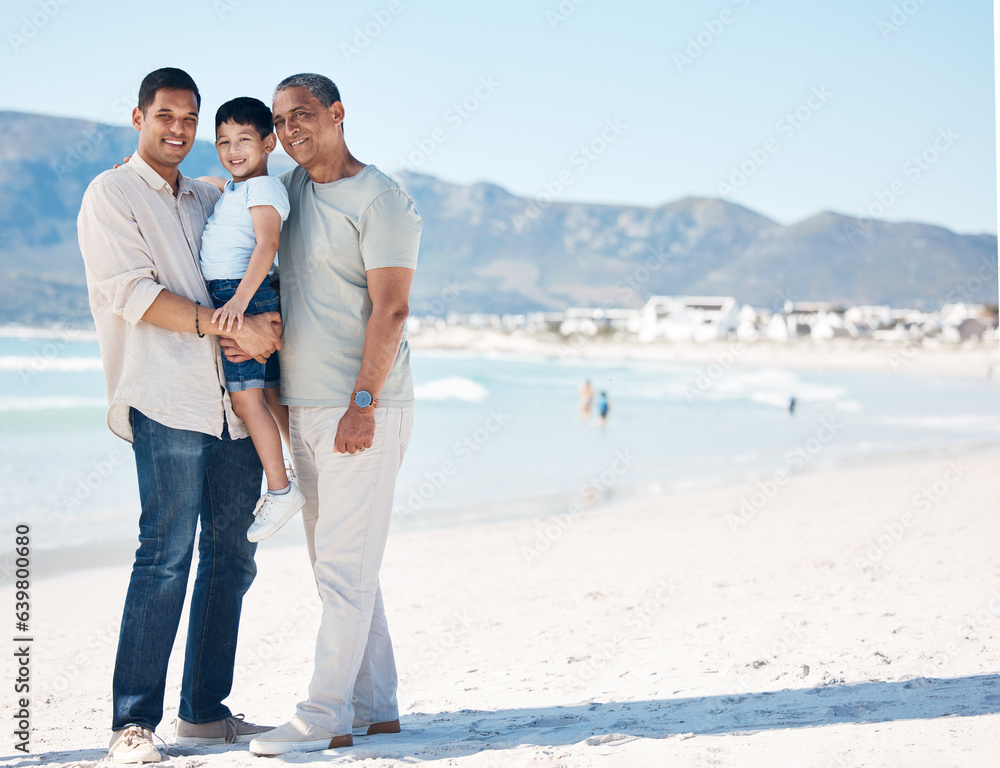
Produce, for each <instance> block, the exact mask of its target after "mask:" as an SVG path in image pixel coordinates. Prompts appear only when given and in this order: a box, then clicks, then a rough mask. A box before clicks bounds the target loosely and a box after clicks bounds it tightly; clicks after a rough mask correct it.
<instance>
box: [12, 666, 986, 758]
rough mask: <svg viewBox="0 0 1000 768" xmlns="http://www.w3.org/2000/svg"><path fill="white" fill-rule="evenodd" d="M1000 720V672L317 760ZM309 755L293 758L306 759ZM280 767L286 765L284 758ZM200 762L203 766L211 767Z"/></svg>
mask: <svg viewBox="0 0 1000 768" xmlns="http://www.w3.org/2000/svg"><path fill="white" fill-rule="evenodd" d="M997 713H1000V675H977V676H971V677H958V678H951V679H935V678H915V679H912V680H903V681H898V682H869V683H853V684H848V685H826V686H819V687H815V688H800V689H785V690H781V691H765V692H762V693H741V694H733V695H717V696H698V697H692V698H674V699H656V700H648V701H623V702H608V703H591V704H581V705H578V706H569V707H558V706H554V707H539V708H522V709H505V710H496V711H493V710H461V711H457V712H437V713H432V714H425V713H417V714H411V715H406V716H404V717H403V718H402V725H403V733H401V734H398V735H389V736H377V737H371V738H358V739H355V746H354V747H351V748H346V749H341V750H337V751H335V752H334V751H331V752H326V753H322V754H320V753H314V754H313V755H310V760H314V759H323V754H325V755H326V759H329V760H333V759H335V758H337V757H341V756H342V757H345V758H347V759H349V760H358V759H365V758H388V759H401V758H404V757H411V758H412V757H415V758H418V759H420V758H424V759H433V758H443V757H462V756H464V755H470V754H475V753H477V752H483V751H486V750H495V749H506V748H513V747H516V746H524V745H536V746H549V747H555V746H564V745H570V744H577V743H579V742H582V741H588V740H589V743H592V744H600V743H613V742H620V741H625V740H631V739H633V738H652V739H664V738H667V737H669V736H676V735H678V734H692V735H702V734H720V733H736V732H748V731H762V730H774V729H780V728H814V727H818V726H824V725H836V724H843V723H885V722H890V721H895V720H924V719H932V718H938V717H947V716H958V717H972V716H976V715H990V714H997ZM244 749H246V746H245V745H232V746H229V747H204V748H198V747H175V746H173V745H171V746H170V760H171V762H175V761H176V762H177V763H179V764H184V763H185V762H188V761H187V760H186V758H189V757H194V756H204V755H211V754H220V753H223V752H228V751H231V750H244ZM105 755H106V751H105V750H103V749H84V750H74V751H66V752H49V753H38V754H32V755H30V756H26V757H23V758H21V757H18V756H15V757H8V758H4V759H2V760H0V766H4V767H8V766H9V768H28V766H38V765H39V764H45V763H48V764H63V765H72V764H76V765H80V766H89V765H92V764H94V763H95V762H96V761H98V760H100V759H101V758H103V757H104V756H105ZM302 758H303V756H298V757H292V756H289V759H290V761H291V762H302ZM278 759H279V760H282V758H278ZM194 762H197V763H198V764H201V763H203V762H204V760H201V759H198V760H196V761H194Z"/></svg>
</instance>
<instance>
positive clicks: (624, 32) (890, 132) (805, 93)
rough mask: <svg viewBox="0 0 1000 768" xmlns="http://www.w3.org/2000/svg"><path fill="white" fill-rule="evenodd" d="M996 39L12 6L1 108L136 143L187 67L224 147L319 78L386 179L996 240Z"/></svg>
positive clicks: (420, 16)
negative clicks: (835, 217) (137, 124)
mask: <svg viewBox="0 0 1000 768" xmlns="http://www.w3.org/2000/svg"><path fill="white" fill-rule="evenodd" d="M894 6H896V7H902V6H905V7H906V8H908V9H910V10H914V12H913V13H912V15H907V14H905V13H904V14H903V15H900V14H899V13H897V15H896V17H895V20H894V19H893V13H894V11H893V8H894ZM560 9H561V10H560ZM992 17H993V9H992V6H991V4H990V3H989V2H987V0H969V1H968V2H963V3H945V2H944V1H943V0H924V1H923V2H921V0H840V1H839V2H826V3H813V2H802V0H797V1H796V0H710V1H707V2H687V1H685V2H681V1H680V0H666V1H662V2H633V1H630V0H619V1H618V2H613V3H612V2H610V1H609V0H551V2H546V1H545V0H537V1H536V2H529V0H508V1H507V2H505V3H471V2H436V3H431V2H414V1H413V0H376V1H375V2H354V3H346V2H342V3H320V2H287V3H280V2H266V1H265V0H198V1H197V2H193V1H192V0H175V2H172V3H167V4H160V3H135V2H129V3H126V2H119V1H118V0H110V1H107V2H93V1H92V0H90V1H88V0H8V2H6V3H5V4H4V10H3V14H2V16H0V27H2V31H3V37H4V41H3V44H2V50H3V53H2V54H0V55H2V67H3V69H2V71H3V74H4V78H3V88H2V90H0V109H14V110H22V111H29V112H40V113H44V114H52V115H65V116H72V117H84V118H89V119H94V120H99V121H103V122H113V123H125V122H126V121H127V117H128V109H127V108H125V107H126V105H127V104H131V103H132V99H133V97H134V94H135V92H136V90H137V88H138V84H139V81H140V80H141V79H142V76H143V75H144V74H145V73H146V72H148V71H149V70H151V69H154V68H156V67H160V66H178V67H182V68H184V69H186V70H188V71H189V72H190V73H191V74H192V75H193V76H194V78H195V80H196V81H197V82H198V84H199V87H200V88H201V91H202V95H203V98H204V104H203V109H202V117H203V122H202V128H203V136H204V138H212V135H211V134H212V117H213V115H214V112H215V109H216V107H218V105H219V104H221V103H222V102H223V101H226V100H227V99H230V98H232V97H234V96H241V95H254V96H258V97H260V98H262V99H264V100H265V101H267V102H268V103H269V100H270V95H271V90H272V88H273V87H274V85H275V84H276V83H277V82H278V80H280V79H281V78H282V77H283V76H285V75H288V74H292V73H294V72H300V71H316V72H321V73H323V74H327V75H329V76H330V77H332V78H333V79H334V80H335V81H336V82H337V84H338V85H339V86H340V88H341V93H342V95H343V99H344V102H345V106H346V110H347V121H346V127H347V136H348V143H349V145H350V146H351V148H352V151H353V152H354V154H355V155H357V156H358V157H359V158H360V159H361V160H363V161H365V162H373V163H375V164H377V165H379V166H380V167H382V168H383V169H385V170H389V171H393V170H397V169H399V168H400V167H401V165H402V164H403V163H404V162H409V163H410V164H411V165H413V167H414V169H415V170H419V171H422V172H425V173H430V174H433V175H436V176H439V177H441V178H443V179H445V180H447V181H452V182H458V183H468V182H473V181H479V180H486V181H491V182H495V183H497V184H500V185H501V186H503V187H506V188H507V189H509V190H511V191H512V192H515V193H517V194H522V195H529V196H538V195H541V194H542V193H543V192H544V190H545V188H546V186H548V188H549V189H550V190H556V189H558V187H559V186H562V187H563V189H562V190H561V191H558V193H557V194H558V197H559V199H562V200H587V201H599V202H615V203H636V204H641V205H648V206H655V205H659V204H662V203H665V202H669V201H671V200H675V199H677V198H680V197H683V196H686V195H698V196H711V197H721V196H723V192H725V193H726V195H728V199H731V200H733V201H735V202H738V203H741V204H743V205H746V206H748V207H750V208H752V209H754V210H756V211H759V212H761V213H763V214H765V215H767V216H770V217H771V218H774V219H776V220H778V221H781V222H783V223H791V222H794V221H798V220H801V219H803V218H806V217H809V216H812V215H814V214H816V213H818V212H819V211H822V210H835V211H838V212H842V213H847V214H852V215H855V214H857V213H858V212H859V211H860V210H862V209H863V208H866V207H868V206H870V205H872V204H873V203H876V202H878V198H879V197H881V199H882V201H883V202H885V201H887V200H889V198H888V196H887V195H886V194H885V190H890V189H891V187H892V185H893V183H894V182H897V186H896V189H897V190H900V189H901V190H902V192H901V193H900V194H897V195H895V199H894V200H892V201H891V202H890V204H888V205H887V206H886V208H885V209H884V213H882V215H881V217H882V218H886V219H890V220H896V221H899V220H908V221H927V222H931V223H936V224H942V225H944V226H947V227H950V228H952V229H954V230H956V231H959V232H966V233H970V232H996V229H997V227H996V172H995V166H996V150H995V143H994V141H995V140H994V134H995V123H996V121H995V111H994V89H993V79H994V74H993V72H994V69H993V21H992ZM33 18H34V19H35V20H36V21H38V22H42V21H44V25H38V26H36V25H35V23H34V22H33V21H32V19H33ZM379 18H380V19H381V21H379V20H378V19H379ZM904 20H905V21H904ZM26 21H27V22H28V26H27V27H26V26H25V22H26ZM900 21H904V23H902V24H899V23H898V22H900ZM880 22H883V23H884V24H883V26H882V27H881V28H880ZM886 24H892V25H893V26H894V27H896V29H895V30H893V29H892V28H890V27H888V26H886ZM366 25H367V27H368V32H374V33H375V34H373V35H372V36H371V37H370V39H368V40H367V42H366V39H365V38H364V37H363V36H359V34H360V35H364V33H365V26H366ZM25 33H32V34H33V36H30V37H29V36H28V34H25ZM699 35H700V41H699V39H698V38H699ZM688 38H693V39H694V43H695V46H694V47H691V46H690V44H689V40H688ZM699 42H700V43H701V44H705V43H707V45H704V47H703V48H699V47H698V45H699ZM355 43H357V45H355ZM347 46H350V47H347ZM352 48H353V49H352ZM15 49H16V50H15ZM676 54H681V55H683V56H686V57H687V60H684V59H680V58H678V57H677V55H676ZM483 83H486V84H489V87H487V86H486V85H484V84H483ZM477 85H479V90H478V95H477V91H476V89H477ZM814 89H815V92H816V93H822V94H823V96H822V97H820V96H815V95H814V96H813V99H812V104H811V105H810V104H809V102H808V99H809V97H810V94H811V93H814ZM463 101H465V102H466V107H467V109H465V110H461V111H459V110H455V109H454V108H453V105H455V104H456V103H457V104H459V105H461V104H462V102H463ZM796 110H800V111H799V116H800V118H805V117H807V118H808V120H800V119H795V122H794V123H793V122H791V121H789V120H786V119H785V115H786V113H792V114H793V115H794V113H795V112H796ZM609 121H610V122H609ZM949 130H950V134H947V135H949V136H950V138H948V139H947V140H945V139H943V138H942V139H940V140H939V142H938V148H937V149H935V148H934V142H935V139H936V138H938V137H939V135H941V134H939V131H945V132H946V133H947V132H948V131H949ZM602 132H603V133H604V137H603V138H601V135H602ZM421 144H422V146H423V147H424V148H425V149H430V150H432V151H430V152H422V151H421V150H420V145H421ZM581 146H589V147H590V149H589V150H588V151H589V152H590V157H589V158H588V157H587V156H585V155H583V154H580V153H579V148H580V147H581ZM941 150H945V151H941ZM925 151H926V152H927V154H926V157H925V159H924V160H923V161H921V162H922V163H923V166H922V167H920V166H918V165H916V164H913V163H912V160H911V158H912V157H913V156H914V155H921V154H922V153H924V152H925ZM754 155H755V156H756V157H757V158H758V159H757V160H754V159H753V156H754ZM761 158H766V161H765V162H763V163H761V162H760V159H761ZM744 162H745V163H746V164H747V169H748V170H753V171H754V173H753V174H752V175H750V176H749V177H747V178H745V179H743V180H741V179H740V177H738V176H737V177H735V182H737V183H735V184H734V183H732V182H733V181H734V178H732V167H733V166H734V165H739V164H740V163H744ZM908 163H910V164H909V165H908ZM560 176H561V177H562V179H563V181H562V182H560V181H559V180H560ZM720 182H721V183H726V184H728V185H729V187H730V189H724V188H722V187H720V186H719V184H720ZM873 210H874V212H876V213H878V212H879V209H878V208H877V207H876V208H874V209H873Z"/></svg>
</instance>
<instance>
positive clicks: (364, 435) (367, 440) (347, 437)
mask: <svg viewBox="0 0 1000 768" xmlns="http://www.w3.org/2000/svg"><path fill="white" fill-rule="evenodd" d="M374 440H375V409H374V408H372V407H371V406H369V407H368V408H364V409H362V408H359V407H358V406H356V405H355V404H354V403H351V404H350V405H349V406H348V407H347V412H346V413H345V414H344V415H343V416H341V417H340V423H339V424H337V437H336V438H335V439H334V441H333V450H334V453H354V452H355V451H363V450H364V449H365V448H371V447H372V442H373V441H374Z"/></svg>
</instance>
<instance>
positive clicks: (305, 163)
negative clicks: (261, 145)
mask: <svg viewBox="0 0 1000 768" xmlns="http://www.w3.org/2000/svg"><path fill="white" fill-rule="evenodd" d="M272 111H273V113H274V132H275V133H276V134H277V135H278V140H279V141H280V142H281V146H282V147H283V148H284V150H285V152H287V153H288V155H289V156H290V157H291V158H292V160H294V161H295V162H296V163H298V164H299V165H301V166H302V167H303V168H305V169H307V170H308V169H309V166H310V165H314V164H316V163H317V162H322V160H324V159H325V158H327V157H328V156H329V153H330V152H331V151H334V150H335V149H336V148H337V146H338V144H339V143H340V142H342V141H343V138H342V134H341V132H340V124H341V123H342V122H343V120H344V106H343V104H341V103H340V102H339V101H338V102H334V103H333V104H332V105H331V106H330V108H329V109H324V108H323V105H322V104H320V101H319V99H317V98H316V97H315V96H313V95H312V94H311V93H309V91H308V90H307V89H305V88H285V89H284V90H282V91H278V93H277V94H276V95H275V97H274V104H273V105H272Z"/></svg>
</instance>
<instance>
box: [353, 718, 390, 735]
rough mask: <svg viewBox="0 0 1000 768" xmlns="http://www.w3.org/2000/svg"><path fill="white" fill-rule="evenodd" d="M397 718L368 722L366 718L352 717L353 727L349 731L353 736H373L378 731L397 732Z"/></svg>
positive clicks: (378, 732)
mask: <svg viewBox="0 0 1000 768" xmlns="http://www.w3.org/2000/svg"><path fill="white" fill-rule="evenodd" d="M399 730H400V728H399V720H398V719H396V720H385V721H383V722H381V723H370V722H368V721H367V720H361V719H360V718H357V717H356V718H354V728H353V729H352V730H351V733H352V734H353V735H355V736H375V735H377V734H380V733H399Z"/></svg>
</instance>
